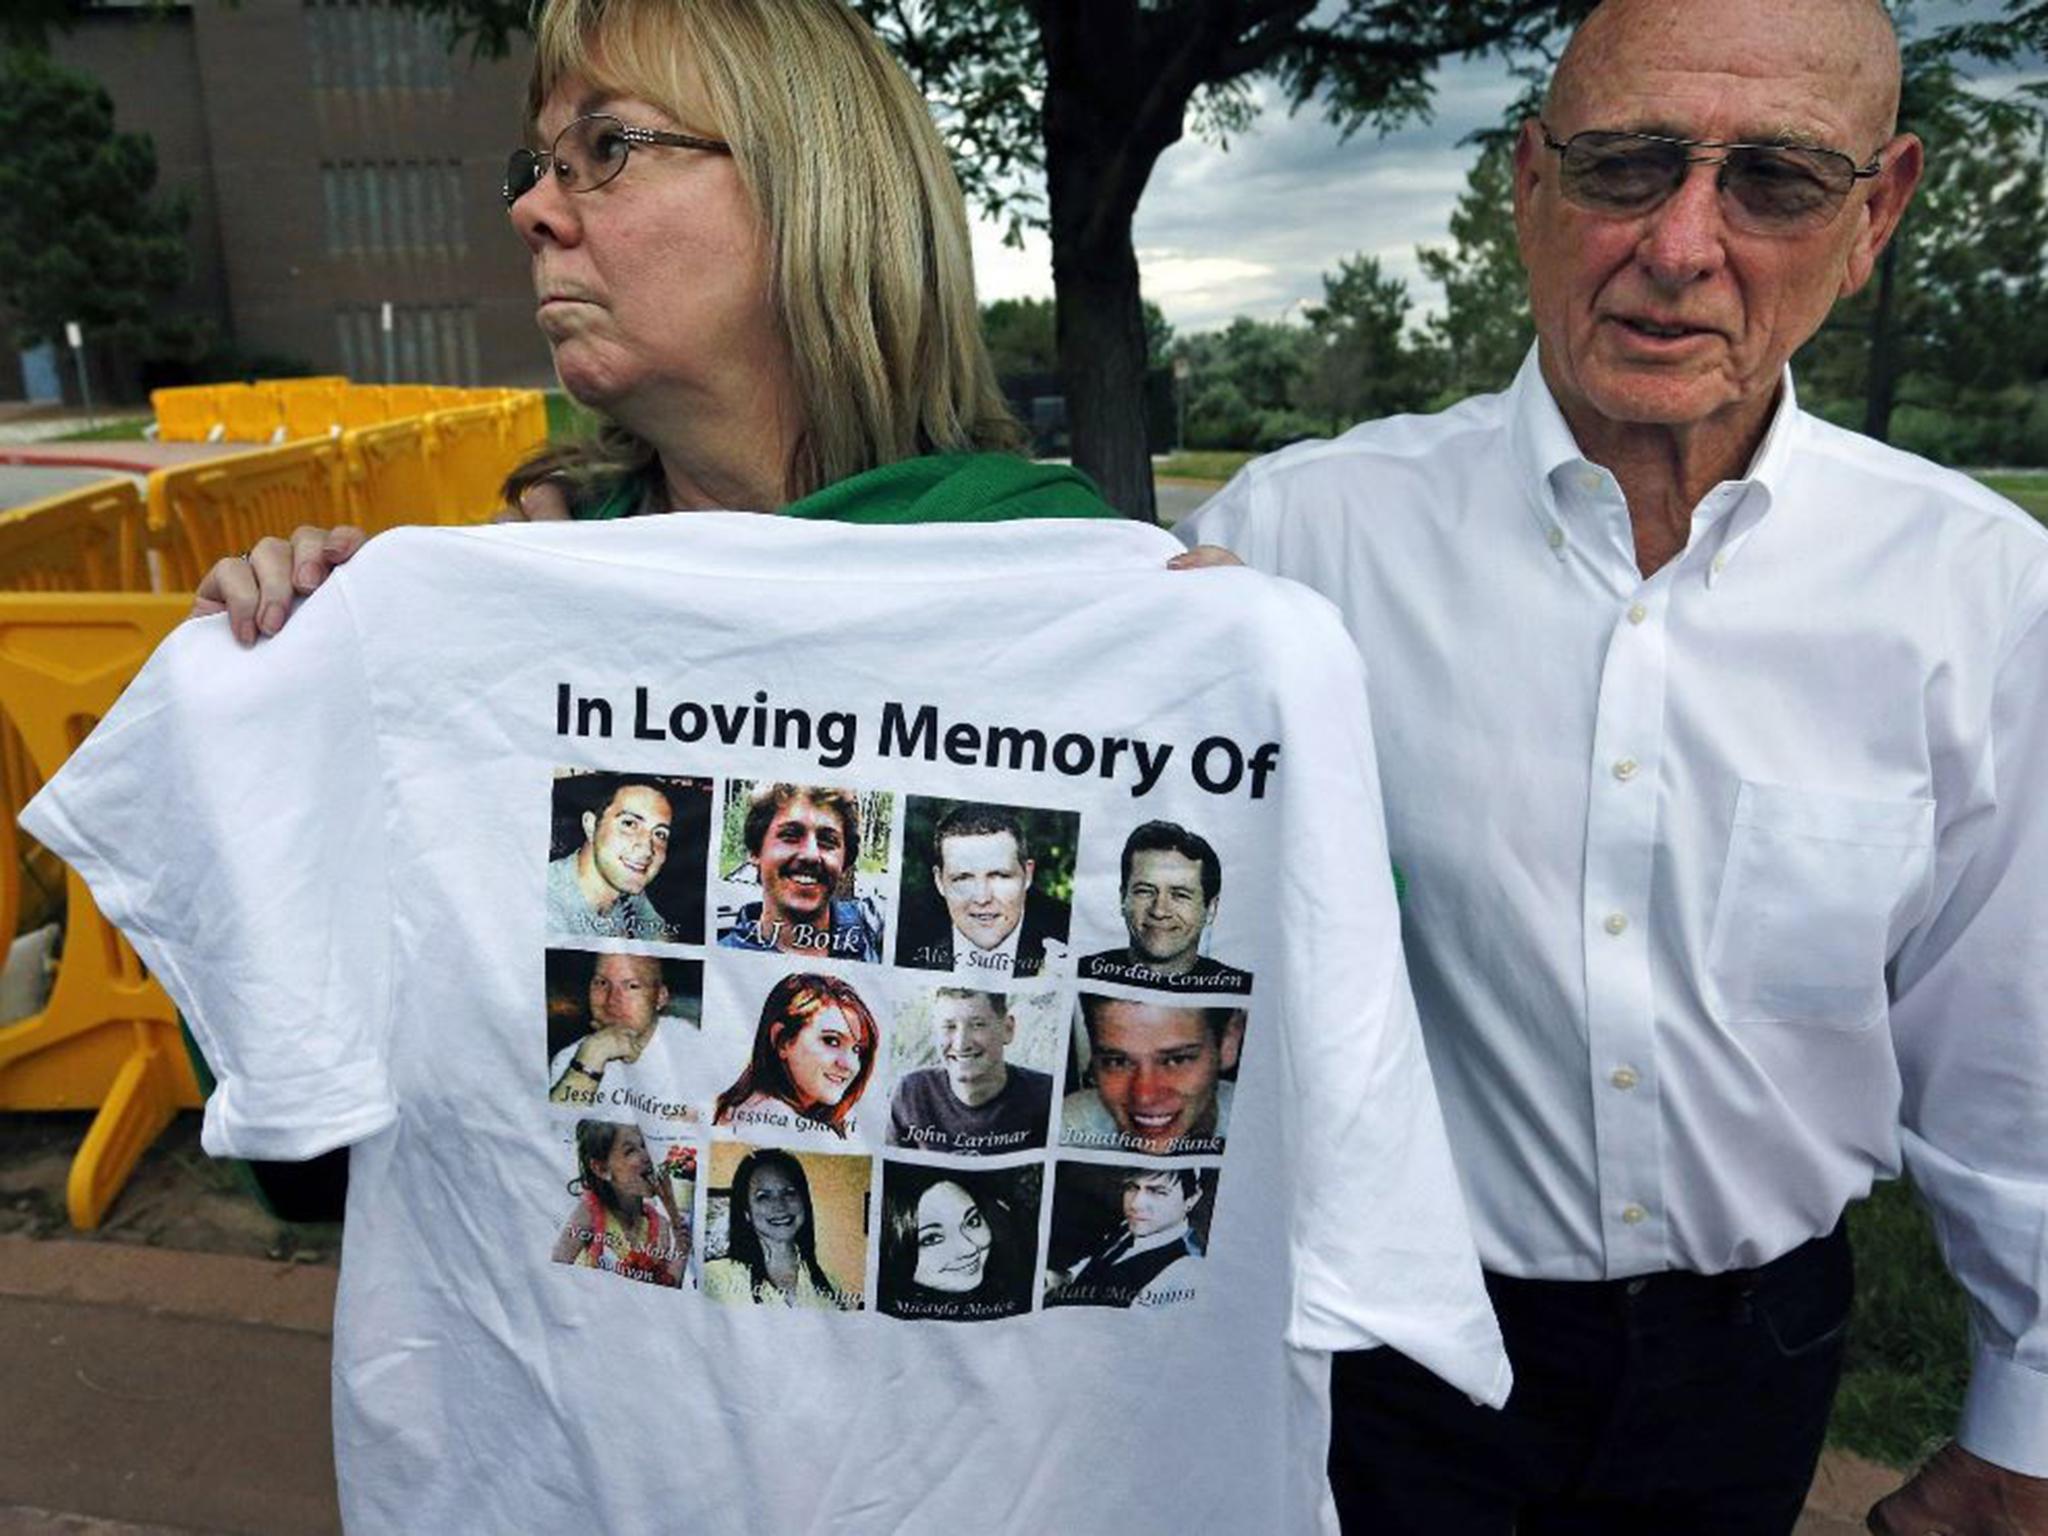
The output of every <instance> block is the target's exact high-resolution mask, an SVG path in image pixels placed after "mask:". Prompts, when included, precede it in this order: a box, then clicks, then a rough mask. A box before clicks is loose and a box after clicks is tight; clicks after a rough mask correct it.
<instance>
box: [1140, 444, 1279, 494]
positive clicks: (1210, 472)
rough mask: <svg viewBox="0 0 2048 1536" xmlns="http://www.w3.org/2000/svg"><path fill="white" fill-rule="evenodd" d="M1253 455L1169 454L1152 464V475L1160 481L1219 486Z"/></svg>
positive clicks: (1214, 453)
mask: <svg viewBox="0 0 2048 1536" xmlns="http://www.w3.org/2000/svg"><path fill="white" fill-rule="evenodd" d="M1257 457H1258V455H1257V454H1255V453H1249V452H1246V453H1239V452H1236V451H1234V450H1229V451H1218V452H1213V453H1169V454H1168V455H1166V457H1165V458H1163V459H1155V460H1153V462H1152V473H1153V475H1154V476H1155V477H1156V478H1158V479H1160V480H1201V481H1205V482H1207V483H1208V484H1211V485H1221V484H1222V483H1223V482H1224V481H1226V480H1228V479H1229V478H1230V477H1231V476H1232V475H1234V474H1236V473H1237V472H1238V470H1240V469H1242V468H1243V467H1244V466H1245V464H1246V463H1247V462H1248V461H1250V460H1252V459H1255V458H1257Z"/></svg>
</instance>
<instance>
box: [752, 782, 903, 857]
mask: <svg viewBox="0 0 2048 1536" xmlns="http://www.w3.org/2000/svg"><path fill="white" fill-rule="evenodd" d="M756 787H757V781H755V780H752V779H734V780H733V781H732V782H731V784H730V785H729V786H728V787H727V789H726V795H725V806H724V809H722V810H721V811H720V812H719V828H718V872H719V878H721V879H723V878H725V877H727V876H729V875H730V874H731V873H732V872H733V871H734V870H736V869H738V868H739V867H740V866H741V865H743V864H745V863H746V862H747V857H748V855H747V835H746V829H747V803H748V800H749V798H750V797H751V796H752V794H753V792H754V790H755V788H756ZM859 795H860V854H859V856H858V857H857V858H856V859H855V861H854V867H855V868H856V869H858V870H859V871H860V872H861V873H862V874H867V875H874V874H885V873H887V871H888V868H889V829H890V828H891V826H893V825H894V823H895V819H896V796H895V794H894V793H893V792H891V791H889V790H886V789H871V790H862V791H859Z"/></svg>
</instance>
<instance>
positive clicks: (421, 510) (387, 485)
mask: <svg viewBox="0 0 2048 1536" xmlns="http://www.w3.org/2000/svg"><path fill="white" fill-rule="evenodd" d="M428 419H429V418H427V417H425V416H408V417H406V418H405V419H404V420H402V421H387V422H384V423H382V424H381V425H378V426H374V427H358V428H356V429H355V430H354V431H352V432H344V433H342V435H341V454H342V462H343V465H344V473H345V474H346V476H347V481H348V497H347V500H348V517H349V521H350V522H352V523H355V524H357V525H359V526H360V527H362V528H364V529H367V530H368V531H369V532H371V533H382V532H383V531H384V530H385V529H387V528H395V527H397V526H398V525H399V524H400V523H431V522H436V521H438V520H439V505H438V504H439V498H440V487H439V485H438V484H437V483H436V481H435V477H434V458H433V455H434V434H433V433H432V431H431V430H429V428H428V426H427V422H428Z"/></svg>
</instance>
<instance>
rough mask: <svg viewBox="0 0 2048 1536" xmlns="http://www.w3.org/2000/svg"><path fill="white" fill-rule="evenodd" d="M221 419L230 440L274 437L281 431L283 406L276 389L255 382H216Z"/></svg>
mask: <svg viewBox="0 0 2048 1536" xmlns="http://www.w3.org/2000/svg"><path fill="white" fill-rule="evenodd" d="M214 387H215V389H216V390H217V392H218V394H219V398H220V413H221V422H222V424H223V425H224V426H225V427H226V429H227V431H226V433H225V436H226V438H227V441H229V442H231V443H268V442H275V441H277V439H278V437H279V434H281V433H282V432H283V431H284V410H283V408H282V407H281V406H280V405H279V403H278V398H277V391H276V390H274V389H270V388H267V387H265V386H262V385H257V384H219V385H216V386H214Z"/></svg>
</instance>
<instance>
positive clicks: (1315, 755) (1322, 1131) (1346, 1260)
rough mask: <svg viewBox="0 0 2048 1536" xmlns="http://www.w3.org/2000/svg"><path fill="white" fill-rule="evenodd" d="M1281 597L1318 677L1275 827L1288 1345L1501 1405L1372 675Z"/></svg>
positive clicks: (1325, 613)
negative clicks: (1409, 944)
mask: <svg viewBox="0 0 2048 1536" xmlns="http://www.w3.org/2000/svg"><path fill="white" fill-rule="evenodd" d="M1285 601H1286V602H1287V604H1288V612H1289V613H1290V614H1291V615H1292V616H1293V617H1292V619H1291V621H1290V629H1291V631H1292V633H1291V637H1290V645H1289V646H1288V648H1287V656H1288V657H1290V658H1293V662H1292V664H1293V666H1295V667H1296V668H1300V667H1301V666H1302V659H1303V658H1309V659H1310V667H1311V670H1312V674H1313V675H1297V677H1296V679H1295V681H1296V684H1297V686H1296V687H1295V688H1293V689H1292V690H1290V692H1289V695H1288V698H1287V703H1286V706H1285V710H1286V714H1285V719H1284V729H1285V732H1286V741H1287V747H1286V757H1285V759H1284V771H1283V778H1284V783H1285V788H1284V793H1283V798H1282V801H1281V806H1280V811H1281V815H1280V819H1279V820H1280V832H1279V836H1280V838H1281V844H1280V846H1281V847H1282V848H1283V849H1284V850H1285V855H1284V864H1285V875H1284V878H1283V880H1282V883H1281V895H1280V904H1279V911H1278V914H1277V915H1278V924H1277V932H1279V933H1281V934H1284V935H1286V943H1287V945H1288V948H1289V951H1290V953H1291V955H1292V956H1293V958H1294V961H1295V963H1294V964H1292V965H1290V966H1288V967H1287V968H1286V982H1285V986H1284V988H1283V995H1282V1001H1283V1006H1284V1008H1285V1012H1286V1017H1287V1019H1288V1021H1289V1036H1290V1052H1289V1055H1290V1060H1291V1066H1292V1070H1291V1074H1290V1082H1289V1085H1288V1086H1289V1093H1290V1097H1291V1099H1292V1102H1293V1103H1294V1104H1295V1105H1297V1106H1298V1110H1299V1112H1298V1114H1297V1115H1296V1116H1295V1118H1294V1122H1293V1124H1294V1133H1295V1135H1296V1136H1297V1137H1298V1138H1299V1140H1298V1142H1297V1144H1296V1147H1295V1163H1296V1166H1297V1168H1298V1169H1299V1170H1300V1175H1299V1177H1300V1182H1299V1185H1298V1187H1297V1189H1296V1192H1295V1198H1294V1209H1293V1233H1294V1236H1293V1243H1292V1246H1293V1248H1294V1255H1295V1275H1296V1282H1295V1287H1296V1288H1295V1295H1294V1302H1293V1312H1292V1318H1291V1322H1290V1325H1289V1332H1288V1342H1289V1343H1291V1344H1294V1345H1297V1346H1299V1347H1302V1348H1307V1349H1319V1350H1337V1349H1366V1348H1371V1347H1373V1346H1375V1345H1379V1344H1386V1345H1389V1346H1391V1347H1393V1348H1394V1349H1397V1350H1399V1351H1400V1352H1401V1353H1402V1354H1404V1355H1406V1356H1408V1357H1409V1358H1410V1359H1411V1360H1414V1361H1415V1362H1416V1363H1417V1364H1419V1365H1422V1366H1424V1367H1426V1368H1427V1369H1429V1370H1431V1371H1433V1372H1434V1373H1435V1374H1436V1375H1438V1376H1440V1377H1442V1378H1443V1379H1444V1380H1445V1381H1447V1382H1449V1383H1450V1384H1451V1385H1453V1386H1455V1387H1457V1388H1459V1389H1460V1390H1461V1391H1463V1392H1465V1393H1466V1394H1467V1395H1468V1396H1470V1397H1471V1398H1472V1399H1473V1400H1474V1401H1475V1402H1484V1403H1487V1404H1490V1405H1492V1406H1494V1407H1499V1406H1500V1405H1501V1404H1502V1403H1504V1402H1505V1401H1506V1400H1507V1395H1508V1388H1509V1385H1510V1380H1511V1378H1510V1373H1509V1368H1508V1361H1507V1355H1506V1353H1505V1351H1504V1349H1503V1348H1502V1344H1501V1335H1500V1328H1499V1325H1498V1324H1497V1323H1496V1322H1495V1320H1494V1315H1493V1308H1492V1305H1491V1303H1490V1302H1489V1301H1488V1299H1487V1295H1486V1287H1485V1282H1484V1280H1483V1278H1482V1276H1481V1274H1480V1269H1479V1259H1478V1255H1477V1253H1476V1252H1475V1250H1474V1248H1473V1242H1472V1232H1471V1225H1470V1222H1469V1220H1468V1218H1467V1215H1466V1211H1465V1202H1464V1198H1463V1194H1462V1192H1461V1190H1460V1188H1459V1185H1458V1180H1457V1174H1456V1172H1455V1170H1454V1168H1453V1166H1452V1162H1451V1150H1450V1142H1449V1138H1448V1137H1447V1135H1446V1134H1445V1131H1444V1124H1443V1117H1442V1112H1441V1110H1440V1109H1439V1107H1438V1103H1437V1096H1436V1088H1435V1085H1434V1083H1433V1082H1432V1080H1431V1078H1430V1073H1429V1062H1428V1059H1427V1057H1426V1056H1425V1055H1424V1053H1423V1047H1422V1034H1421V1027H1420V1024H1419V1022H1418V1020H1417V1017H1416V1012H1415V1001H1414V997H1413V995H1412V994H1411V993H1410V991H1409V985H1408V968H1407V962H1406V960H1405V958H1404V957H1403V954H1402V950H1401V938H1400V934H1401V922H1400V914H1399V911H1398V910H1397V907H1396V903H1395V897H1394V884H1393V878H1392V874H1391V869H1392V866H1391V864H1390V862H1389V859H1388V855H1387V837H1386V824H1385V816H1384V813H1383V811H1382V808H1381V804H1380V785H1379V770H1378V765H1377V763H1376V761H1375V759H1374V755H1373V746H1372V733H1371V724H1370V719H1369V715H1368V709H1367V704H1366V676H1365V668H1364V666H1363V665H1362V664H1361V662H1360V660H1359V656H1358V653H1357V651H1356V649H1355V648H1354V647H1353V645H1352V644H1351V641H1350V639H1349V637H1348V636H1347V635H1346V634H1345V632H1344V629H1343V626H1342V625H1341V624H1340V623H1339V622H1338V620H1337V617H1336V614H1335V612H1334V610H1332V609H1330V607H1329V605H1328V604H1327V603H1326V602H1325V601H1324V600H1323V599H1322V598H1320V597H1315V596H1313V595H1311V594H1309V593H1307V592H1304V591H1300V590H1298V589H1296V590H1290V591H1289V592H1288V594H1287V597H1286V599H1285ZM1318 621H1320V622H1318ZM1271 665H1272V666H1273V667H1274V668H1275V669H1276V670H1278V669H1280V668H1282V667H1286V666H1288V665H1289V662H1288V661H1286V660H1283V659H1282V658H1280V657H1275V658H1272V661H1271ZM1335 893H1341V895H1338V894H1335Z"/></svg>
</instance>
